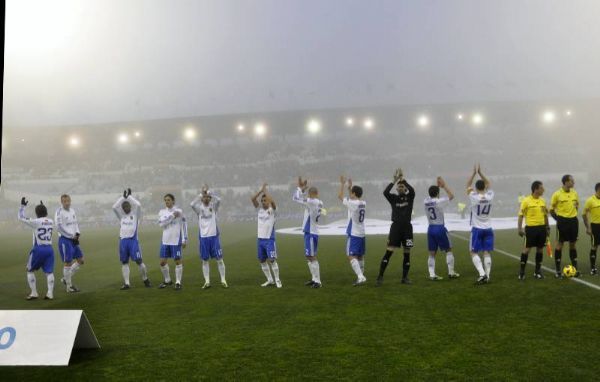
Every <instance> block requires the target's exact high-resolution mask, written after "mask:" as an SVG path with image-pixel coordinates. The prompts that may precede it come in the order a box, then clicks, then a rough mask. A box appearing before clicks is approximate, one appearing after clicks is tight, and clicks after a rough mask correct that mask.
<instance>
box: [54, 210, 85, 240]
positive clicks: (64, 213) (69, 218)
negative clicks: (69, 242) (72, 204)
mask: <svg viewBox="0 0 600 382" xmlns="http://www.w3.org/2000/svg"><path fill="white" fill-rule="evenodd" d="M54 221H55V222H56V228H57V229H58V234H59V235H60V236H64V237H66V238H69V239H73V238H74V237H75V235H76V234H78V233H80V232H79V224H77V215H75V210H74V209H73V208H69V209H68V210H66V209H64V208H63V207H58V209H57V210H56V214H55V215H54Z"/></svg>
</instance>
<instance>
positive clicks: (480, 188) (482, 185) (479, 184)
mask: <svg viewBox="0 0 600 382" xmlns="http://www.w3.org/2000/svg"><path fill="white" fill-rule="evenodd" d="M475 188H476V189H477V191H483V190H485V182H484V181H483V180H481V179H479V180H478V181H477V182H475Z"/></svg>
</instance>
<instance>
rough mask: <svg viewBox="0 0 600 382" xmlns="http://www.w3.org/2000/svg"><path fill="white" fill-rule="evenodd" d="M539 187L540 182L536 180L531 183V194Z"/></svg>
mask: <svg viewBox="0 0 600 382" xmlns="http://www.w3.org/2000/svg"><path fill="white" fill-rule="evenodd" d="M541 185H542V182H540V181H539V180H536V181H534V182H533V183H531V192H535V190H537V189H538V188H540V186H541Z"/></svg>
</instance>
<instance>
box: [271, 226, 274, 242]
mask: <svg viewBox="0 0 600 382" xmlns="http://www.w3.org/2000/svg"><path fill="white" fill-rule="evenodd" d="M271 240H275V224H273V228H271Z"/></svg>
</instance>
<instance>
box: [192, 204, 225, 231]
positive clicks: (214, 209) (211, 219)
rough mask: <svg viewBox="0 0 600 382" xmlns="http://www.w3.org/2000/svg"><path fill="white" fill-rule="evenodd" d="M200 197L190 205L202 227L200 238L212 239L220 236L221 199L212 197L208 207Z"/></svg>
mask: <svg viewBox="0 0 600 382" xmlns="http://www.w3.org/2000/svg"><path fill="white" fill-rule="evenodd" d="M200 198H201V197H200V196H197V197H196V199H194V200H193V201H192V203H191V204H190V205H191V207H192V209H193V210H194V212H195V213H196V215H198V225H199V226H200V237H211V236H218V235H219V225H218V216H217V214H218V213H219V206H220V205H221V199H220V198H219V197H218V196H216V195H211V199H210V202H209V203H208V205H207V206H205V205H204V203H202V201H201V200H200Z"/></svg>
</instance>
